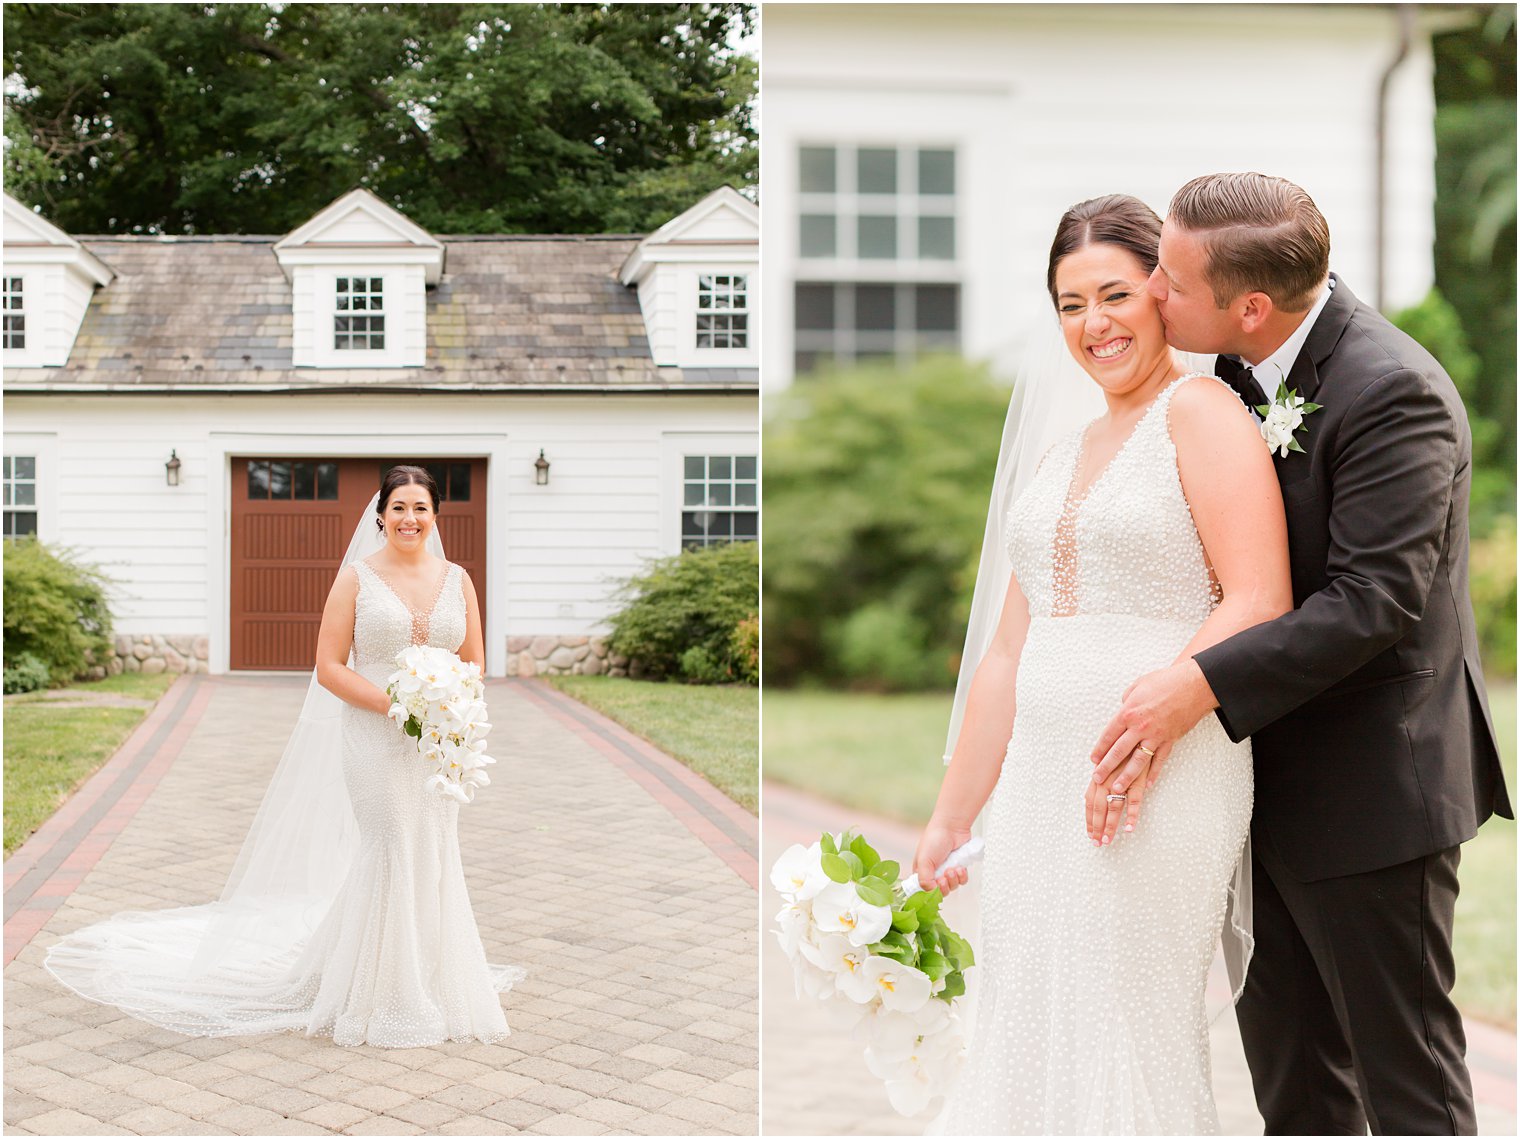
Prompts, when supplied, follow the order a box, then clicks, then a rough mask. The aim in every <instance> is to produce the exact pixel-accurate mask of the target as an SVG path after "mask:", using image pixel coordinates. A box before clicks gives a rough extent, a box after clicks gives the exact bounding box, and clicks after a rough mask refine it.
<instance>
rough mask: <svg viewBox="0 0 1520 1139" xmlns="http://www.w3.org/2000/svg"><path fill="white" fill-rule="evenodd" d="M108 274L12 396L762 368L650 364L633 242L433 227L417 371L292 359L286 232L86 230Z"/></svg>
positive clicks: (13, 379)
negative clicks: (454, 233)
mask: <svg viewBox="0 0 1520 1139" xmlns="http://www.w3.org/2000/svg"><path fill="white" fill-rule="evenodd" d="M78 240H79V241H80V243H81V244H82V245H83V246H84V247H85V248H86V249H88V250H89V251H90V252H91V253H93V254H94V255H95V256H97V257H99V258H100V259H101V260H102V261H104V262H105V263H106V264H107V265H109V266H110V267H111V268H112V269H114V270H115V271H116V273H117V277H116V279H115V280H114V281H112V282H111V284H110V286H109V287H107V288H103V289H98V290H96V292H95V296H94V299H93V300H92V302H91V304H90V307H89V310H88V311H87V312H86V314H85V317H84V322H83V324H82V325H81V326H80V330H79V336H78V338H77V339H76V340H75V342H74V348H73V351H72V352H71V353H70V355H69V362H68V364H67V366H65V367H62V368H6V369H5V382H6V387H7V389H8V390H10V391H28V390H30V391H39V390H47V391H81V390H97V391H98V390H102V389H108V390H128V391H130V390H136V391H152V390H163V389H165V388H175V389H181V390H194V389H200V390H229V389H231V390H250V391H259V390H263V391H267V390H292V389H305V390H331V389H333V388H383V389H417V388H428V389H437V388H443V389H456V390H459V389H463V390H469V389H474V388H512V389H528V390H556V391H559V390H566V389H580V390H586V389H593V390H601V389H610V388H616V389H620V390H628V389H664V390H669V389H675V390H683V391H691V390H709V391H710V390H714V389H723V390H733V389H739V390H752V389H754V388H755V387H756V386H757V383H758V375H757V372H756V370H755V369H753V368H750V369H713V368H704V369H700V370H695V369H692V370H687V371H686V372H683V371H682V370H681V369H680V368H662V367H657V366H656V365H655V363H654V361H653V360H652V359H651V357H650V351H649V342H648V339H647V335H646V331H645V327H644V320H643V317H642V315H641V314H640V311H639V299H638V294H637V292H636V291H635V290H633V289H631V288H627V287H625V286H624V285H622V284H620V283H619V282H618V276H617V274H618V268H619V266H620V265H621V264H622V263H623V261H624V260H625V259H626V258H627V257H628V255H629V253H630V252H631V251H632V250H633V248H634V246H635V245H637V244H638V241H639V238H638V237H622V236H619V237H604V236H594V237H513V236H491V237H440V238H439V240H440V241H442V242H443V243H444V247H445V250H446V252H445V262H444V273H443V278H442V280H441V281H440V282H439V284H438V287H437V288H435V289H430V290H428V294H427V357H426V360H427V362H426V365H425V366H424V367H420V368H374V369H335V368H334V369H330V368H322V369H316V368H294V367H292V366H291V322H292V317H291V286H290V282H289V281H288V280H286V278H285V276H284V275H283V274H282V273H281V271H280V266H279V264H278V263H277V262H276V260H275V255H274V252H273V247H274V243H275V242H276V241H278V240H279V237H266V236H235V237H220V236H207V237H180V238H158V237H80V238H79V239H78Z"/></svg>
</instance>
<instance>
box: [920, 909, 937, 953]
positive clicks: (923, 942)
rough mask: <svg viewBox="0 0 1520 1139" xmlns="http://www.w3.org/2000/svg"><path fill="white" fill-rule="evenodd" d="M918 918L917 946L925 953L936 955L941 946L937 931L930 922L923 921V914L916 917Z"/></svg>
mask: <svg viewBox="0 0 1520 1139" xmlns="http://www.w3.org/2000/svg"><path fill="white" fill-rule="evenodd" d="M916 916H917V918H918V944H919V945H920V946H921V947H922V948H923V950H924V951H925V952H926V953H938V952H939V951H940V949H941V947H942V945H943V942H941V941H940V937H939V930H938V929H936V928H935V926H934V923H933V922H932V921H925V920H924V916H923V914H918V915H916Z"/></svg>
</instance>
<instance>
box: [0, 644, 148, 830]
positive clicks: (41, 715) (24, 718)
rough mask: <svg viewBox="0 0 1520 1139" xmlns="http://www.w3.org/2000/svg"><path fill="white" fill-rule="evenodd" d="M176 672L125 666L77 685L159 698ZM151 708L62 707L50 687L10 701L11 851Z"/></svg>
mask: <svg viewBox="0 0 1520 1139" xmlns="http://www.w3.org/2000/svg"><path fill="white" fill-rule="evenodd" d="M175 679H176V677H175V676H173V675H170V674H167V673H160V674H159V675H157V676H145V675H143V674H142V673H123V674H121V675H120V676H112V677H108V678H107V679H105V680H96V681H90V682H88V683H85V684H78V685H75V686H74V687H73V688H72V689H70V691H73V692H79V693H90V692H103V693H113V694H116V695H120V696H130V697H135V698H138V699H142V700H150V701H151V700H156V699H158V697H159V696H162V695H163V694H164V693H165V692H166V691H168V688H169V686H170V685H171V684H173V683H174V681H175ZM148 711H149V709H148V708H112V707H90V708H57V707H49V706H48V704H47V703H45V702H44V698H43V694H41V693H29V694H28V695H26V696H19V697H12V698H10V699H8V700H7V701H6V702H5V856H6V857H7V858H9V857H10V855H11V852H12V851H13V850H15V849H16V847H18V846H20V845H21V844H22V843H23V842H24V841H26V838H27V836H28V835H30V834H31V833H32V832H33V831H35V830H36V829H37V828H38V827H40V826H41V825H42V824H43V822H45V821H46V820H47V817H48V816H49V815H51V814H52V813H53V812H54V811H56V810H57V809H58V808H59V807H60V806H62V805H63V802H64V800H65V799H67V798H68V797H69V796H70V795H71V794H73V793H74V791H75V789H76V788H78V787H79V785H80V784H81V783H83V782H84V781H85V780H86V779H88V778H89V777H90V776H91V775H93V774H94V773H95V772H96V770H97V769H99V767H100V766H101V764H103V763H105V761H106V760H108V759H110V758H111V755H112V754H113V753H114V752H115V751H116V749H117V748H118V747H120V746H121V744H122V741H123V740H125V739H126V738H127V736H128V735H130V734H131V732H132V729H133V728H135V727H137V725H138V724H140V723H141V722H142V721H143V719H144V718H145V717H146V716H147V714H148Z"/></svg>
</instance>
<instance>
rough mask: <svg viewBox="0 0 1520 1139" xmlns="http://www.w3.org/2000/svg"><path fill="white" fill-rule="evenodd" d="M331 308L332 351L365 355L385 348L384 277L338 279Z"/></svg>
mask: <svg viewBox="0 0 1520 1139" xmlns="http://www.w3.org/2000/svg"><path fill="white" fill-rule="evenodd" d="M333 305H334V309H335V311H334V313H333V347H334V348H338V349H344V350H349V351H359V352H366V351H379V350H381V349H383V348H384V347H385V279H384V278H383V277H339V278H338V279H337V281H336V283H335V294H334V297H333Z"/></svg>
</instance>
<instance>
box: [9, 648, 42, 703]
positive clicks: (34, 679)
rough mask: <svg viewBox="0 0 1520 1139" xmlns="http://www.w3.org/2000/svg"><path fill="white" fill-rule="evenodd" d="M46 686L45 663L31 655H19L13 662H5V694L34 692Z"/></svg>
mask: <svg viewBox="0 0 1520 1139" xmlns="http://www.w3.org/2000/svg"><path fill="white" fill-rule="evenodd" d="M47 684H48V666H47V661H45V660H42V659H41V658H40V657H36V656H33V655H32V654H31V653H21V654H20V655H19V656H17V657H16V659H15V660H14V661H9V660H8V661H6V662H5V694H6V695H7V696H9V695H10V694H11V693H13V692H36V691H37V689H39V688H46V687H47Z"/></svg>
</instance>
